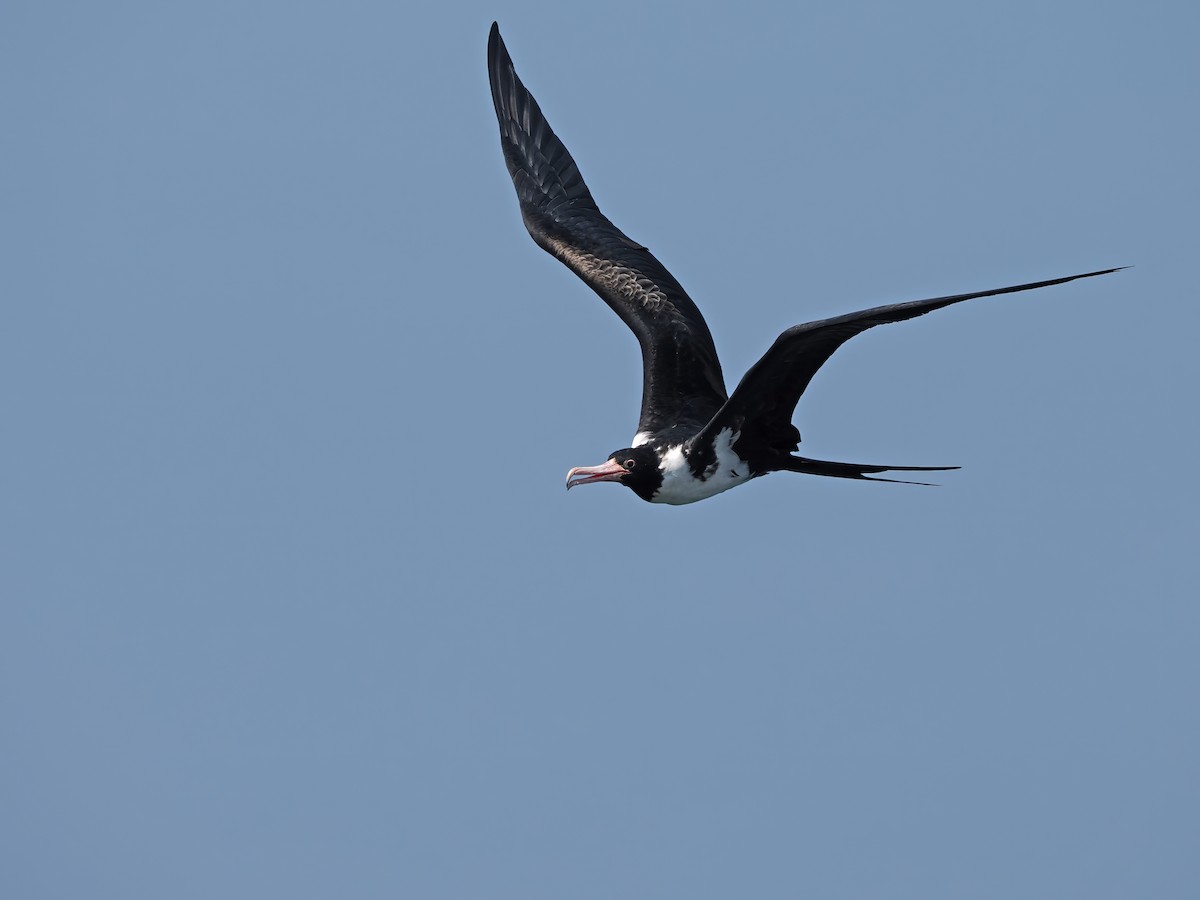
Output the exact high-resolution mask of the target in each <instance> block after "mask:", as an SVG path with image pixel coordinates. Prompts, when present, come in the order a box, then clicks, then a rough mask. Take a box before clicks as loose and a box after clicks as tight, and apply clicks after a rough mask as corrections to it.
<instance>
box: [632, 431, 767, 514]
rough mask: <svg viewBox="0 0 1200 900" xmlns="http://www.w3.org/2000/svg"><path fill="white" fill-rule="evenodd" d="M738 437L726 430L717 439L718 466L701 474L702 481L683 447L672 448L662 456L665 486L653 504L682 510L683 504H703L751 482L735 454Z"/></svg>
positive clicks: (657, 494)
mask: <svg viewBox="0 0 1200 900" xmlns="http://www.w3.org/2000/svg"><path fill="white" fill-rule="evenodd" d="M737 437H738V435H737V433H736V432H734V431H732V430H730V429H728V428H726V429H725V430H724V431H722V432H721V433H720V434H718V435H717V439H716V441H715V442H714V444H715V446H714V449H715V450H716V457H717V461H716V464H715V465H714V466H712V467H710V468H709V469H707V470H705V471H704V472H702V473H701V474H702V475H703V476H704V479H703V480H701V479H699V478H697V477H696V476H695V475H693V474H692V468H691V466H690V465H689V464H688V459H687V457H686V456H684V455H683V446H682V445H679V446H676V447H671V448H670V449H669V450H667V452H666V453H665V454H664V455H663V461H662V464H661V465H660V466H659V470H660V471H661V472H662V476H663V482H662V486H661V487H660V488H659V489H658V490H657V491H655V493H654V496H653V497H652V498H651V500H650V502H651V503H670V504H673V505H675V506H681V505H683V504H684V503H695V502H696V501H697V500H704V499H705V498H707V497H711V496H713V495H714V494H719V493H721V491H727V490H729V489H730V488H731V487H736V486H737V485H739V484H741V483H742V482H743V481H747V480H748V479H749V478H750V471H749V469H748V468H747V467H746V464H745V463H744V462H742V460H741V459H740V458H739V457H738V455H737V454H736V453H734V452H733V446H732V445H733V442H734V441H735V440H737Z"/></svg>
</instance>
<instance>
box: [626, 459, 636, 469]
mask: <svg viewBox="0 0 1200 900" xmlns="http://www.w3.org/2000/svg"><path fill="white" fill-rule="evenodd" d="M636 465H637V460H636V459H627V460H625V468H627V469H632V468H633V467H634V466H636Z"/></svg>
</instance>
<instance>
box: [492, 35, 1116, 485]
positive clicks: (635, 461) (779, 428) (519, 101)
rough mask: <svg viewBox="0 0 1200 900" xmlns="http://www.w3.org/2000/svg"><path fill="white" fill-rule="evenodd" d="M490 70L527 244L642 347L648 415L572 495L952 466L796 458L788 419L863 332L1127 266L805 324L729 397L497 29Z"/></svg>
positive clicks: (653, 265)
mask: <svg viewBox="0 0 1200 900" xmlns="http://www.w3.org/2000/svg"><path fill="white" fill-rule="evenodd" d="M488 76H489V80H490V81H491V86H492V101H493V102H494V104H495V107H496V118H497V120H498V121H499V123H500V144H501V147H502V148H503V150H504V161H505V163H506V164H507V165H508V171H509V174H510V175H511V176H512V181H513V185H514V186H515V187H516V190H517V198H518V200H519V201H520V207H521V217H522V218H523V219H524V221H525V227H526V228H527V229H528V230H529V234H530V236H531V237H532V238H533V240H534V242H535V243H536V244H537V245H538V246H539V247H541V248H542V249H543V250H545V251H547V252H548V253H550V254H551V255H553V256H554V257H556V258H557V259H559V260H560V261H561V262H562V263H563V264H564V265H566V266H567V268H569V269H570V270H571V271H572V272H574V273H575V274H576V275H578V276H579V277H580V278H581V279H583V281H584V283H585V284H587V286H588V287H590V288H591V289H592V290H593V291H595V292H596V293H597V294H599V295H600V298H601V299H602V300H603V301H604V302H605V303H607V304H608V305H609V306H610V307H611V308H612V310H613V312H615V313H616V314H617V315H618V316H619V317H620V318H621V321H623V322H624V323H625V324H626V325H628V326H629V328H630V329H631V330H632V331H633V333H634V335H636V336H637V339H638V343H639V344H640V345H641V350H642V410H641V416H640V418H639V419H638V427H637V433H636V434H635V435H634V436H633V440H632V442H631V446H629V447H628V448H626V449H624V450H618V451H616V452H615V453H612V454H610V455H609V457H608V459H607V460H606V461H605V462H603V463H601V464H600V465H598V466H577V467H576V468H574V469H571V470H570V471H569V472H568V473H567V488H568V489H569V488H572V487H574V486H576V485H580V484H595V483H597V482H602V481H615V482H617V483H618V484H623V485H625V486H626V487H628V488H630V489H631V490H632V491H633V492H634V493H635V494H637V495H638V496H639V497H641V498H642V499H643V500H648V501H650V502H652V503H672V504H683V503H694V502H695V501H697V500H703V499H705V498H707V497H711V496H713V495H714V494H718V493H720V492H721V491H725V490H728V489H729V488H731V487H735V486H736V485H739V484H742V483H743V482H745V481H749V480H750V479H751V478H757V477H758V476H759V475H766V474H767V473H769V472H804V473H807V474H809V475H828V476H832V477H835V478H856V479H863V480H867V481H899V480H900V479H893V478H877V477H873V476H875V475H877V474H878V473H880V472H938V471H946V470H948V469H956V468H958V466H880V465H861V464H858V463H844V462H829V461H826V460H820V459H809V458H807V457H804V456H797V455H796V451H797V450H799V447H800V432H799V431H798V430H797V429H796V427H795V426H794V425H793V424H792V421H791V420H792V413H793V411H794V410H795V408H796V404H797V403H798V402H799V400H800V396H801V394H803V393H804V390H805V388H807V387H808V384H809V382H810V381H811V380H812V377H813V376H814V375H815V374H816V372H817V370H818V369H819V368H821V366H822V365H824V364H825V361H826V360H828V359H829V357H830V356H832V355H833V352H834V351H835V350H837V348H838V347H840V346H841V345H842V344H844V343H845V342H846V341H848V340H850V338H852V337H854V336H855V335H856V334H861V333H862V332H864V331H866V330H867V329H868V328H874V327H875V326H876V325H883V324H884V323H887V322H901V321H903V320H905V319H911V318H914V317H916V316H921V315H924V314H925V313H927V312H932V311H933V310H935V309H941V308H942V307H944V306H950V305H951V304H954V303H962V302H963V301H965V300H974V299H976V298H978V297H991V296H994V295H996V294H1013V293H1016V292H1018V291H1031V290H1034V289H1036V288H1043V287H1049V286H1051V285H1055V284H1064V283H1066V282H1068V281H1074V280H1076V279H1078V278H1092V277H1094V276H1096V275H1106V274H1108V273H1109V272H1115V271H1117V270H1118V269H1117V268H1113V269H1103V270H1101V271H1098V272H1085V273H1083V274H1081V275H1069V276H1067V277H1066V278H1052V279H1050V280H1048V281H1036V282H1032V283H1029V284H1018V285H1013V286H1011V287H1002V288H995V289H993V290H990V291H975V292H973V293H969V294H955V295H953V296H950V297H935V298H932V299H929V300H913V301H910V302H907V303H894V304H891V305H888V306H877V307H874V308H872V309H864V310H861V311H859V312H853V313H847V314H846V315H842V316H835V317H834V318H831V319H823V320H821V321H818V322H808V323H806V324H803V325H796V326H794V327H792V328H789V329H787V330H786V331H784V332H783V334H781V335H780V336H779V337H778V338H776V340H775V343H774V344H772V345H771V348H770V349H769V350H767V352H766V353H765V354H764V355H763V357H762V358H761V359H760V360H759V361H758V362H756V363H755V364H754V365H753V366H751V367H750V370H749V371H748V372H747V373H746V375H745V377H743V378H742V380H741V382H740V383H739V384H738V386H737V388H735V389H734V392H733V393H732V394H726V392H725V380H724V377H723V376H722V374H721V363H720V361H719V360H718V359H717V349H716V347H715V346H714V344H713V339H712V334H710V333H709V330H708V325H707V324H706V323H705V321H704V317H703V316H701V315H700V310H699V309H697V308H696V304H695V303H693V302H692V300H691V298H690V297H688V295H687V293H686V292H685V291H684V289H683V288H682V287H680V285H679V282H678V281H676V280H675V279H674V277H672V275H671V273H670V272H668V271H667V270H666V268H664V266H663V265H662V263H660V262H659V261H658V260H657V259H655V257H654V254H652V253H651V252H650V251H649V250H648V249H647V248H646V247H644V246H643V245H642V244H640V243H638V242H637V241H635V240H633V239H632V238H630V237H628V236H627V235H626V234H625V233H624V232H623V231H621V230H620V229H619V228H617V226H615V225H614V224H613V223H612V222H610V221H609V220H608V218H607V217H606V216H605V215H604V214H603V213H602V212H600V209H599V207H597V206H596V201H595V200H593V199H592V194H591V191H589V190H588V187H587V185H586V184H584V182H583V177H582V176H581V175H580V174H579V167H578V166H576V165H575V160H574V159H572V158H571V154H570V153H569V152H568V151H567V148H566V147H565V146H563V143H562V141H560V140H559V139H558V137H557V136H556V135H555V133H554V131H553V130H552V129H551V128H550V124H549V123H548V122H547V121H546V118H545V116H543V115H542V110H541V108H540V107H539V106H538V103H537V101H536V100H534V98H533V95H532V94H530V93H529V91H528V90H527V89H526V88H525V85H524V84H522V83H521V79H520V78H518V77H517V73H516V71H515V70H514V69H513V62H512V58H511V57H510V56H509V55H508V49H507V48H506V47H505V46H504V41H503V40H502V39H501V37H500V29H499V27H497V25H496V23H494V22H493V23H492V30H491V34H490V35H489V37H488ZM1118 268H1123V267H1118ZM906 483H916V484H922V483H923V482H906Z"/></svg>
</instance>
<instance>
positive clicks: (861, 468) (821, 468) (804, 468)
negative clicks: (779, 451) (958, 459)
mask: <svg viewBox="0 0 1200 900" xmlns="http://www.w3.org/2000/svg"><path fill="white" fill-rule="evenodd" d="M958 468H961V466H865V465H860V464H859V463H843V462H829V461H827V460H824V459H808V458H807V457H804V456H789V457H788V463H787V465H785V466H784V467H783V470H784V471H786V472H803V473H804V474H806V475H828V476H829V477H831V478H857V479H859V480H861V481H891V482H894V483H896V484H920V485H925V486H926V487H936V485H933V484H930V482H928V481H905V480H903V479H901V478H872V477H871V475H874V474H876V473H879V472H948V471H950V470H951V469H958Z"/></svg>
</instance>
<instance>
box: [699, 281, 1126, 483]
mask: <svg viewBox="0 0 1200 900" xmlns="http://www.w3.org/2000/svg"><path fill="white" fill-rule="evenodd" d="M1121 268H1123V267H1121ZM1116 271H1118V269H1103V270H1101V271H1099V272H1085V273H1084V274H1082V275H1070V276H1068V277H1066V278H1054V279H1051V280H1050V281H1035V282H1032V283H1030V284H1018V285H1013V286H1012V287H1002V288H995V289H994V290H990V291H976V292H974V293H971V294H955V295H954V296H952V297H935V298H933V299H931V300H912V301H910V302H908V303H893V304H892V305H890V306H876V307H875V308H874V309H864V310H861V311H860V312H853V313H848V314H847V315H844V316H835V317H834V318H832V319H823V320H821V321H819V322H809V323H807V324H805V325H796V326H794V327H792V328H789V329H788V330H787V331H785V332H784V333H783V334H781V335H780V336H779V337H778V338H776V340H775V343H774V344H772V345H771V349H769V350H768V351H767V352H766V353H765V354H764V355H763V357H762V359H760V360H759V361H758V362H756V363H755V364H754V365H753V366H752V367H751V368H750V371H748V372H747V373H746V375H745V377H744V378H742V380H741V382H740V383H739V384H738V386H737V388H736V389H734V392H733V394H732V395H731V396H730V398H729V400H728V401H727V402H726V403H725V405H724V406H722V407H721V410H720V412H718V413H717V415H716V416H714V417H713V420H712V421H711V422H709V423H708V425H706V426H705V428H704V430H703V431H702V432H701V433H700V434H699V435H697V437H696V438H695V441H696V443H697V444H699V443H701V442H702V441H703V440H704V439H705V437H713V436H716V435H717V434H718V433H720V431H721V430H722V429H725V428H731V429H733V430H734V431H739V432H741V438H742V439H749V441H751V442H753V443H754V444H755V445H758V446H762V447H764V448H769V452H771V453H789V452H791V451H793V450H795V449H796V448H797V446H796V445H797V442H798V441H799V439H800V438H799V432H797V430H796V428H795V426H793V425H792V421H791V420H792V412H793V410H795V408H796V403H797V402H799V400H800V396H801V395H802V394H803V393H804V390H805V388H807V387H808V383H809V382H810V381H811V380H812V377H813V375H815V374H816V373H817V370H818V369H820V368H821V366H823V365H824V364H825V362H826V360H828V359H829V357H830V356H832V355H833V353H834V351H835V350H837V348H838V347H840V346H842V344H844V343H846V341H848V340H850V338H852V337H854V336H855V335H856V334H862V332H864V331H866V330H867V329H868V328H874V327H875V326H876V325H884V324H886V323H888V322H902V321H904V320H905V319H912V318H915V317H917V316H923V315H925V313H927V312H933V311H934V310H935V309H941V308H942V307H944V306H951V305H952V304H955V303H962V302H963V301H964V300H974V299H976V298H978V297H991V296H994V295H996V294H1014V293H1017V292H1018V291H1032V290H1035V289H1036V288H1044V287H1050V286H1051V285H1055V284H1065V283H1066V282H1068V281H1075V280H1076V279H1078V278H1092V277H1094V276H1096V275H1107V274H1108V273H1109V272H1116ZM735 449H736V445H735ZM822 474H824V473H822Z"/></svg>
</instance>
